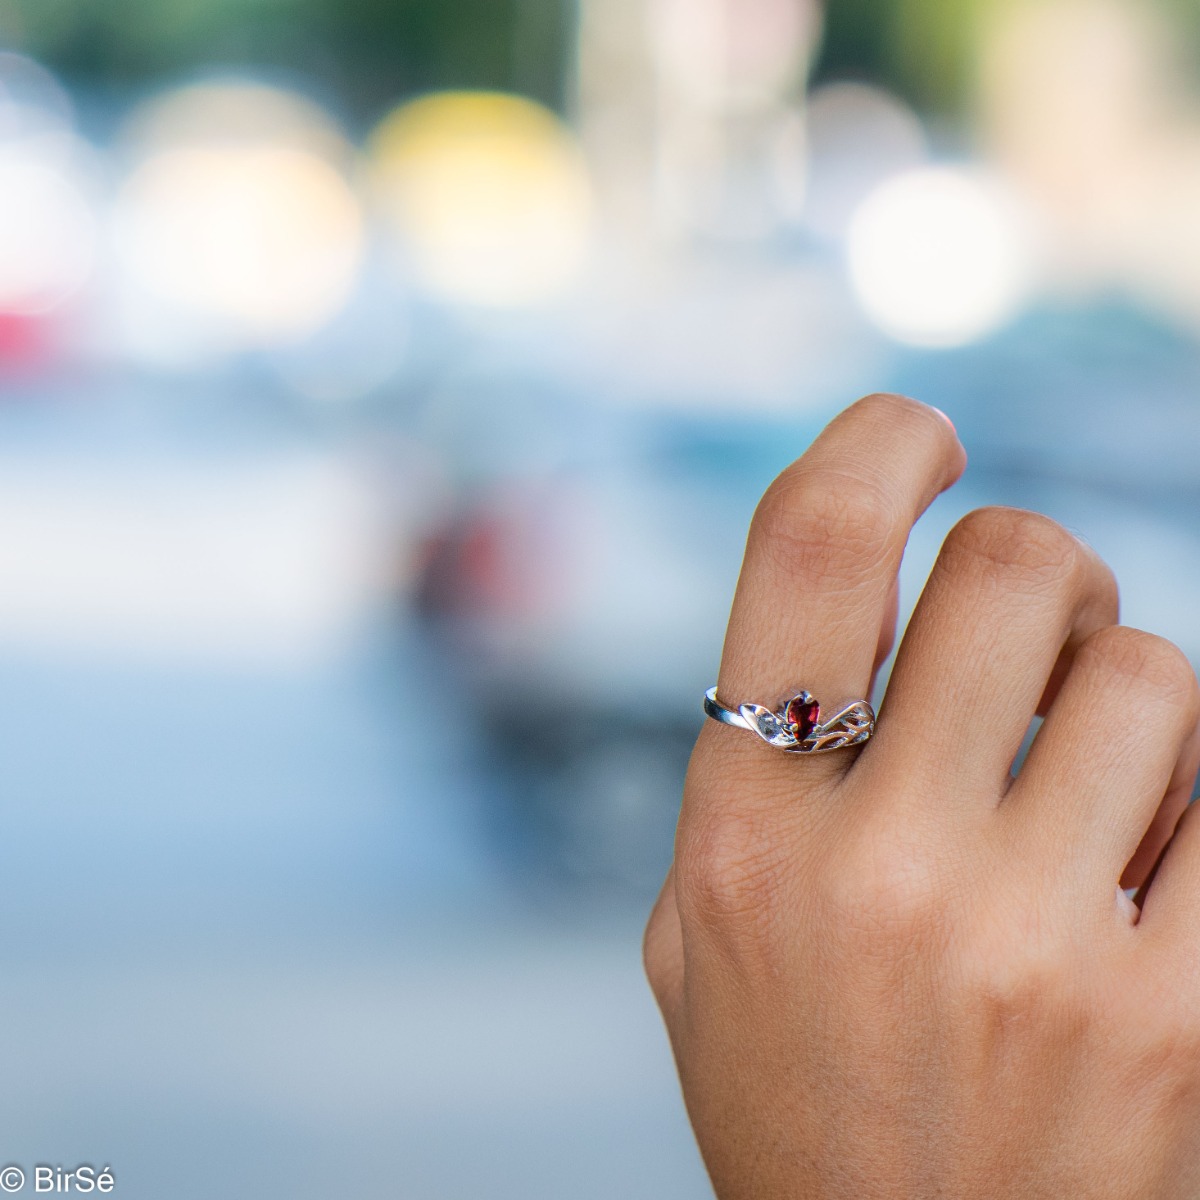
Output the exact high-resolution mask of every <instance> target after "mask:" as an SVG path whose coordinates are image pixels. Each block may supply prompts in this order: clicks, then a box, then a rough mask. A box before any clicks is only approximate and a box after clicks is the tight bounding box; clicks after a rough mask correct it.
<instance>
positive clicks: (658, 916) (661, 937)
mask: <svg viewBox="0 0 1200 1200" xmlns="http://www.w3.org/2000/svg"><path fill="white" fill-rule="evenodd" d="M670 933H671V931H670V930H669V928H668V926H667V919H666V915H665V911H664V908H663V906H662V904H661V903H660V904H656V905H655V906H654V911H653V912H652V913H651V914H650V919H649V920H648V921H647V922H646V931H645V933H644V934H643V936H642V966H643V968H644V970H645V972H646V978H647V979H648V980H649V982H650V990H651V991H652V992H653V993H654V995H655V996H656V997H658V998H659V999H660V1000H661V999H662V998H663V996H664V995H666V993H667V992H668V990H669V988H670V984H671V981H672V979H673V978H674V974H675V969H676V965H677V964H676V958H677V955H675V954H674V953H673V952H672V948H671V947H670V946H669V945H668V940H667V939H668V938H669V937H670Z"/></svg>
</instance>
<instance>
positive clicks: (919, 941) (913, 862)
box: [822, 831, 945, 957]
mask: <svg viewBox="0 0 1200 1200" xmlns="http://www.w3.org/2000/svg"><path fill="white" fill-rule="evenodd" d="M822 893H823V897H824V901H825V907H826V909H827V913H826V915H827V917H828V918H829V919H830V920H831V921H833V922H835V923H836V924H835V927H836V928H840V929H842V930H843V931H844V932H846V933H847V934H848V935H849V936H851V937H853V938H854V939H856V940H857V941H858V942H859V943H860V944H861V943H864V942H865V943H866V944H867V945H868V947H869V948H870V950H871V952H872V953H873V954H878V953H881V952H882V953H884V954H886V955H887V956H888V957H904V956H906V955H908V954H910V953H912V952H913V950H914V949H915V948H917V947H927V946H928V945H929V944H930V943H931V941H935V940H937V938H938V934H937V930H938V928H939V927H940V926H941V925H942V924H943V923H944V920H945V905H944V896H943V893H944V888H943V885H942V881H941V879H940V878H939V876H938V874H937V872H936V871H935V870H934V869H933V864H932V863H931V861H930V859H929V858H928V857H927V856H926V855H923V854H920V853H917V852H914V851H913V849H912V848H911V847H907V846H905V845H904V843H903V842H901V841H899V840H896V839H892V838H890V837H888V836H887V835H886V833H881V832H878V831H876V832H872V833H871V834H869V835H867V836H864V837H860V838H859V839H857V841H856V843H855V844H854V845H853V846H852V847H851V848H850V849H849V851H848V852H847V853H846V854H844V855H843V856H841V858H840V861H839V862H838V864H837V866H836V867H835V868H834V869H833V870H832V871H830V872H829V873H827V874H826V876H825V879H824V887H823V888H822Z"/></svg>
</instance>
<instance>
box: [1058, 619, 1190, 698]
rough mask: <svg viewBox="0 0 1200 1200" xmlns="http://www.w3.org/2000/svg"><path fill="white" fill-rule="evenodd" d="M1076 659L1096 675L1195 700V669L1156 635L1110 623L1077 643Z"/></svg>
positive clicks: (1172, 646) (1173, 646) (1169, 644)
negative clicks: (1115, 677)
mask: <svg viewBox="0 0 1200 1200" xmlns="http://www.w3.org/2000/svg"><path fill="white" fill-rule="evenodd" d="M1076 661H1077V662H1081V663H1082V665H1083V667H1084V668H1085V669H1087V670H1091V671H1094V672H1096V673H1098V674H1102V675H1106V676H1112V675H1116V676H1119V677H1121V678H1123V679H1126V680H1129V681H1138V682H1140V683H1142V684H1148V685H1150V686H1151V687H1153V688H1154V689H1155V690H1156V691H1158V692H1159V693H1161V694H1163V695H1165V696H1166V697H1167V698H1169V699H1174V700H1177V701H1181V702H1188V703H1190V704H1192V705H1193V706H1194V705H1195V704H1196V703H1197V693H1198V687H1197V683H1196V672H1195V670H1194V669H1193V667H1192V664H1191V663H1190V662H1189V661H1188V657H1187V655H1186V654H1184V652H1183V651H1182V650H1180V649H1179V647H1178V646H1176V645H1175V644H1174V642H1169V641H1167V639H1166V638H1162V637H1159V636H1157V635H1156V634H1153V633H1145V632H1144V631H1142V630H1140V629H1130V628H1129V627H1128V626H1126V625H1110V626H1108V627H1107V628H1105V629H1100V630H1097V631H1096V632H1095V633H1093V634H1092V635H1091V636H1090V637H1089V638H1088V639H1087V640H1086V641H1085V642H1084V643H1083V645H1082V646H1080V648H1079V651H1078V653H1077V657H1076Z"/></svg>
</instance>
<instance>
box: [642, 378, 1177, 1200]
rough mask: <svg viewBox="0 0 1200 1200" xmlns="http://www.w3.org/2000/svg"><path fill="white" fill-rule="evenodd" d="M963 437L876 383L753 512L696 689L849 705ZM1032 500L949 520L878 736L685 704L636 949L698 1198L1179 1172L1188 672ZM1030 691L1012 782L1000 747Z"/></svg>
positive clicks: (863, 691) (999, 1185)
mask: <svg viewBox="0 0 1200 1200" xmlns="http://www.w3.org/2000/svg"><path fill="white" fill-rule="evenodd" d="M963 465H964V456H963V451H962V447H961V446H960V445H959V443H958V440H957V438H956V437H955V434H954V432H953V429H952V427H951V425H950V423H949V422H948V421H947V420H946V419H945V418H944V417H943V416H942V415H941V414H940V413H938V412H937V411H936V410H934V409H930V408H926V407H924V406H923V405H920V404H917V403H916V402H914V401H910V400H905V399H901V398H899V397H894V396H874V397H870V398H868V399H866V400H863V401H860V402H859V403H858V404H856V405H854V406H853V407H852V408H851V409H849V410H848V411H847V412H845V413H843V414H842V416H840V417H839V418H838V419H837V420H836V421H834V422H833V424H832V425H830V426H829V428H828V429H826V431H825V432H824V433H823V434H822V435H821V437H820V438H818V439H817V441H816V442H815V443H814V445H813V446H812V448H811V449H810V450H809V451H808V453H807V454H806V455H805V456H804V457H803V458H802V459H800V461H799V462H797V463H795V464H794V465H793V466H792V467H790V468H789V469H788V470H787V471H785V472H784V474H783V475H782V476H781V477H780V478H779V479H778V480H776V482H775V483H774V484H773V485H772V486H771V488H770V490H769V491H768V492H767V494H766V496H765V497H764V499H763V501H762V503H761V504H760V505H759V508H758V511H757V513H756V515H755V518H754V523H753V526H752V528H751V530H750V536H749V541H748V544H747V548H746V557H745V563H744V565H743V569H742V575H741V579H740V581H739V584H738V590H737V597H736V600H735V602H734V606H733V613H732V616H731V618H730V622H729V630H728V634H727V637H726V641H725V649H724V654H723V657H722V663H721V672H720V678H719V681H718V692H719V695H720V697H721V698H722V699H723V700H724V701H725V702H726V703H727V704H734V705H736V704H738V703H741V702H744V701H747V700H756V701H760V702H764V703H769V704H772V705H773V704H774V703H775V702H776V701H777V700H778V699H779V698H780V697H782V696H784V695H785V694H790V693H788V689H789V688H793V687H796V686H802V687H805V688H807V689H808V690H809V691H810V692H812V693H813V694H814V695H815V696H816V697H817V698H818V699H819V700H821V701H822V702H823V703H824V704H825V706H826V711H831V706H833V705H837V704H840V703H841V702H842V701H844V700H850V699H855V698H858V697H868V696H869V695H870V688H871V684H872V680H873V676H874V672H875V670H876V669H877V668H878V666H879V664H880V662H881V661H882V660H883V658H884V657H886V655H887V653H888V650H889V647H890V645H891V642H892V638H893V630H894V624H895V614H896V583H895V580H896V571H897V568H898V566H899V563H900V557H901V554H902V552H903V548H904V543H905V540H906V538H907V535H908V531H909V528H910V526H911V525H912V523H913V521H914V520H915V519H916V518H917V517H918V516H919V515H920V513H921V512H922V511H923V510H924V509H925V508H926V506H927V505H928V504H929V503H930V501H932V500H933V498H934V497H935V496H936V495H937V494H938V493H939V492H940V491H942V490H943V489H944V488H946V487H948V486H949V485H950V484H952V483H953V482H954V481H955V479H957V477H958V476H959V474H960V473H961V471H962V469H963ZM1116 619H1117V593H1116V587H1115V585H1114V582H1113V579H1112V576H1111V574H1110V572H1109V571H1108V569H1107V568H1106V567H1105V566H1104V565H1103V564H1102V563H1101V562H1100V560H1099V559H1098V558H1097V557H1096V555H1095V554H1094V553H1093V552H1092V551H1091V550H1089V549H1088V548H1087V547H1086V546H1084V545H1083V544H1082V543H1080V542H1079V541H1077V540H1076V539H1075V538H1073V537H1072V536H1071V535H1070V534H1069V533H1067V532H1066V531H1065V530H1064V529H1062V528H1061V527H1060V526H1058V525H1056V524H1054V523H1053V522H1052V521H1050V520H1048V519H1047V518H1045V517H1040V516H1036V515H1034V514H1032V513H1026V512H1020V511H1017V510H1013V509H1001V508H994V509H983V510H980V511H978V512H974V513H972V514H971V515H969V516H968V517H966V518H965V519H964V520H963V521H962V522H961V523H960V524H959V525H958V526H957V527H956V528H955V529H954V531H953V532H952V533H951V534H950V535H949V537H948V538H947V540H946V544H945V546H944V547H943V548H942V552H941V555H940V557H939V558H938V561H937V565H936V566H935V567H934V570H933V573H932V575H931V576H930V579H929V582H928V584H927V585H926V587H925V591H924V594H923V595H922V597H921V600H920V603H919V605H918V607H917V609H916V612H915V614H914V616H913V618H912V621H911V623H910V625H909V628H908V631H907V633H906V635H905V638H904V642H903V645H902V646H901V648H900V652H899V655H898V657H897V661H896V665H895V669H894V671H893V673H892V678H891V682H890V685H889V687H888V692H887V697H886V700H885V703H884V705H883V707H882V711H881V712H880V715H879V721H878V727H877V730H876V733H875V735H874V737H873V738H872V739H871V740H870V741H869V742H868V743H867V744H866V745H865V746H863V747H861V748H860V749H858V750H853V749H850V750H841V751H837V752H833V753H829V754H825V755H814V756H811V757H798V756H791V755H787V754H784V753H782V752H780V751H778V750H775V749H772V748H771V747H769V746H766V745H765V744H763V743H762V742H760V741H759V740H758V739H757V738H756V737H754V736H753V735H752V734H751V733H748V732H745V731H743V730H737V729H731V728H728V727H725V726H721V725H718V724H716V723H715V722H712V721H709V722H706V724H705V728H704V730H703V732H702V734H701V736H700V739H699V742H698V743H697V746H696V750H695V753H694V755H693V757H692V762H691V766H690V769H689V772H688V778H687V784H686V788H685V793H684V801H683V809H682V813H681V816H680V821H679V831H678V836H677V840H676V852H675V863H674V866H673V867H672V869H671V873H670V875H669V876H668V878H667V882H666V885H665V887H664V889H663V892H662V895H661V897H660V899H659V902H658V904H657V906H656V908H655V911H654V913H653V915H652V917H651V920H650V924H649V927H648V929H647V933H646V964H647V969H648V972H649V975H650V979H651V983H652V985H653V987H654V991H655V993H656V996H657V998H658V1000H659V1003H660V1005H661V1007H662V1010H663V1014H664V1016H665V1019H666V1023H667V1027H668V1030H669V1033H670V1036H671V1041H672V1044H673V1047H674V1051H675V1057H676V1062H677V1064H678V1067H679V1074H680V1079H681V1081H682V1085H683V1093H684V1097H685V1099H686V1102H687V1106H688V1111H689V1114H690V1116H691V1120H692V1124H693V1126H694V1128H695V1132H696V1136H697V1138H698V1140H699V1143H700V1148H701V1151H702V1153H703V1155H704V1158H705V1161H706V1163H707V1166H708V1169H709V1173H710V1175H711V1176H712V1180H713V1183H714V1186H715V1188H716V1191H717V1194H718V1196H719V1197H721V1200H833V1198H838V1200H868V1198H874V1197H879V1198H884V1197H886V1198H887V1200H912V1198H916V1197H945V1198H952V1200H975V1198H983V1197H986V1198H987V1200H1000V1198H1007V1197H1012V1198H1013V1200H1017V1198H1019V1200H1034V1198H1037V1197H1047V1198H1050V1197H1053V1200H1068V1198H1069V1200H1081V1198H1085V1197H1086V1198H1091V1197H1112V1198H1113V1200H1133V1198H1141V1197H1195V1196H1197V1195H1200V824H1197V821H1196V819H1195V817H1194V816H1193V814H1192V813H1191V812H1189V813H1188V815H1187V816H1185V817H1184V819H1183V820H1182V821H1180V823H1179V830H1178V833H1177V834H1176V835H1175V837H1174V840H1173V841H1171V842H1170V845H1169V847H1168V848H1167V851H1166V854H1165V857H1164V858H1163V860H1162V864H1161V866H1160V868H1159V870H1158V871H1157V874H1156V875H1155V876H1154V879H1153V882H1152V883H1151V885H1150V888H1149V891H1148V892H1147V893H1146V895H1145V898H1144V905H1143V908H1142V911H1141V914H1140V919H1139V914H1138V910H1137V908H1136V907H1135V906H1134V905H1133V904H1132V903H1131V902H1130V901H1129V900H1128V899H1126V897H1125V895H1124V894H1123V893H1121V892H1120V891H1119V890H1118V886H1117V885H1118V881H1119V880H1121V881H1122V882H1124V883H1125V884H1126V885H1127V886H1135V885H1137V884H1139V883H1141V882H1142V881H1143V880H1144V878H1145V876H1146V874H1147V872H1148V870H1149V868H1150V866H1151V865H1152V864H1153V863H1154V861H1155V859H1156V858H1157V857H1158V855H1159V852H1160V850H1162V848H1163V847H1164V846H1165V845H1166V844H1167V842H1168V840H1169V839H1170V836H1171V833H1172V830H1173V829H1174V828H1175V825H1176V821H1177V819H1178V817H1179V814H1180V813H1181V812H1183V810H1184V809H1185V807H1186V805H1187V801H1188V797H1189V796H1190V794H1191V787H1192V782H1193V780H1194V778H1195V776H1196V773H1197V769H1198V767H1200V738H1198V735H1197V720H1198V717H1200V692H1198V688H1197V683H1196V679H1195V676H1194V674H1193V672H1192V669H1191V667H1190V666H1189V664H1188V662H1187V660H1186V659H1185V658H1184V656H1183V654H1182V653H1181V652H1180V651H1179V650H1177V649H1176V648H1175V647H1173V646H1172V645H1170V644H1169V643H1167V642H1165V641H1163V640H1161V639H1159V638H1156V637H1153V636H1151V635H1149V634H1145V633H1139V632H1137V631H1135V630H1132V629H1125V628H1121V627H1118V626H1117V625H1116V624H1115V622H1116ZM1039 712H1040V713H1044V714H1045V717H1046V719H1045V722H1044V723H1043V725H1042V727H1041V729H1040V731H1039V732H1038V734H1037V737H1036V739H1035V741H1034V744H1033V747H1032V749H1031V751H1030V753H1029V755H1028V757H1027V759H1026V761H1025V763H1024V765H1023V767H1022V768H1021V770H1020V773H1019V775H1018V776H1017V777H1016V778H1015V779H1014V778H1013V776H1012V774H1011V765H1012V763H1013V760H1014V757H1015V756H1016V754H1017V753H1018V750H1019V748H1020V746H1021V743H1022V740H1023V739H1024V737H1025V736H1026V734H1027V732H1028V729H1029V725H1030V721H1031V719H1032V718H1033V716H1034V714H1035V713H1039Z"/></svg>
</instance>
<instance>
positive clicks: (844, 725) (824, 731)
mask: <svg viewBox="0 0 1200 1200" xmlns="http://www.w3.org/2000/svg"><path fill="white" fill-rule="evenodd" d="M704 712H705V714H706V715H707V716H709V717H711V718H712V719H713V720H714V721H720V722H721V724H722V725H732V726H734V728H736V729H748V730H749V731H750V732H751V733H753V734H756V735H757V736H758V737H760V738H762V740H763V741H764V742H766V743H767V745H768V746H774V747H775V748H776V749H777V750H785V751H787V752H788V753H789V754H821V753H823V752H825V751H827V750H844V749H845V748H846V747H847V746H857V745H858V744H859V743H860V742H865V741H866V740H867V738H869V737H870V736H871V734H873V733H874V732H875V710H874V709H873V708H872V707H871V706H870V705H869V704H868V703H867V702H866V701H865V700H855V701H853V702H852V703H850V704H847V705H846V706H845V708H842V709H839V710H838V711H837V712H836V713H835V714H834V715H833V716H832V717H830V719H829V720H828V721H825V722H822V721H821V706H820V705H819V704H818V703H817V702H816V700H814V699H813V698H812V696H811V695H809V693H808V692H806V691H804V689H803V688H801V689H800V690H799V691H797V692H796V694H795V695H794V696H793V697H792V698H791V699H790V700H785V701H784V702H783V703H782V704H781V705H779V707H778V708H775V709H770V708H765V707H764V706H763V705H761V704H739V705H738V706H737V708H729V707H728V706H727V705H725V704H722V703H721V701H720V700H718V699H717V689H716V688H715V687H711V688H709V689H708V691H707V692H705V693H704Z"/></svg>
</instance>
